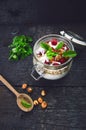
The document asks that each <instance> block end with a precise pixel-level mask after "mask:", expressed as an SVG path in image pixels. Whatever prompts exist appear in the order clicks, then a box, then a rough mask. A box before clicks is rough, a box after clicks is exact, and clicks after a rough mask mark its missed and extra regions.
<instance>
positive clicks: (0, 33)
mask: <svg viewBox="0 0 86 130" xmlns="http://www.w3.org/2000/svg"><path fill="white" fill-rule="evenodd" d="M61 30H71V31H73V32H75V33H78V34H80V35H82V36H83V37H85V36H86V31H85V30H86V24H74V25H28V24H25V25H24V24H19V25H12V24H11V25H7V24H5V25H4V24H2V25H0V74H2V75H3V76H4V77H5V78H6V79H7V80H8V81H9V82H10V83H11V84H12V85H13V86H14V88H15V89H16V90H18V92H25V93H27V91H23V90H22V88H21V85H22V84H23V83H27V84H28V85H30V86H32V88H33V93H31V94H30V95H31V97H32V98H33V100H34V99H37V98H38V97H39V96H40V91H41V90H43V89H44V90H45V91H46V93H47V94H46V96H45V97H44V99H45V100H46V101H47V102H48V107H47V109H45V110H43V109H42V108H41V107H40V106H37V107H34V109H33V110H32V111H31V112H29V113H25V112H23V111H21V110H20V109H19V108H18V107H17V105H16V97H15V95H13V94H12V93H11V92H10V91H9V90H8V89H7V88H6V87H5V86H4V85H3V84H2V83H1V82H0V130H86V47H84V46H80V45H76V44H74V47H75V50H76V51H77V53H78V55H77V57H76V58H75V59H74V61H73V65H72V67H71V70H70V72H69V73H68V74H67V75H66V76H65V77H64V78H62V79H60V80H53V81H50V80H46V79H40V80H39V81H35V80H34V79H33V78H32V77H31V75H30V74H31V70H32V67H33V63H32V57H33V55H31V56H29V57H27V58H25V59H24V60H19V61H17V62H13V61H9V60H8V56H9V48H8V45H9V44H10V43H11V42H12V38H13V37H14V36H15V35H22V34H24V35H30V36H32V37H33V42H32V43H31V46H32V47H33V45H34V44H35V42H36V40H38V39H39V38H40V37H41V36H44V35H46V34H51V33H55V34H59V31H61ZM14 32H16V34H13V33H14ZM85 38H86V37H85Z"/></svg>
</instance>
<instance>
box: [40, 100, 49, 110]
mask: <svg viewBox="0 0 86 130" xmlns="http://www.w3.org/2000/svg"><path fill="white" fill-rule="evenodd" d="M47 105H48V104H47V102H46V101H43V102H42V104H41V107H42V108H43V109H44V108H46V107H47Z"/></svg>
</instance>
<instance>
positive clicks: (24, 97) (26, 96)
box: [17, 93, 34, 112]
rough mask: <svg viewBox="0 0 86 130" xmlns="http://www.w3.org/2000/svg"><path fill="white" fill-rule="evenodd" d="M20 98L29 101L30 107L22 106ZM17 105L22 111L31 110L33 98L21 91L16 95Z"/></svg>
mask: <svg viewBox="0 0 86 130" xmlns="http://www.w3.org/2000/svg"><path fill="white" fill-rule="evenodd" d="M22 100H26V101H27V102H28V103H30V104H31V107H29V108H26V107H24V106H23V105H22V103H21V101H22ZM17 105H18V107H19V108H20V109H21V110H22V111H25V112H29V111H31V110H32V109H33V106H34V105H33V100H32V99H31V97H30V96H28V95H27V94H25V93H21V94H19V95H18V97H17Z"/></svg>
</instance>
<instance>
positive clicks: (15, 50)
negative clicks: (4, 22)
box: [8, 35, 32, 61]
mask: <svg viewBox="0 0 86 130" xmlns="http://www.w3.org/2000/svg"><path fill="white" fill-rule="evenodd" d="M31 42H32V38H31V37H30V36H25V35H20V36H15V37H14V38H13V41H12V43H11V44H10V45H9V46H8V47H9V48H10V53H9V59H10V60H14V61H15V60H19V59H24V58H25V57H27V56H29V55H31V54H32V48H31V46H30V43H31Z"/></svg>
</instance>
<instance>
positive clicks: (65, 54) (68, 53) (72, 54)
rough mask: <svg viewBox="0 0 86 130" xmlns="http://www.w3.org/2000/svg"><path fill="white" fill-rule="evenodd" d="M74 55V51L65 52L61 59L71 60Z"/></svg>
mask: <svg viewBox="0 0 86 130" xmlns="http://www.w3.org/2000/svg"><path fill="white" fill-rule="evenodd" d="M76 55H77V53H76V52H75V51H72V50H68V51H65V52H63V54H62V56H63V57H69V58H73V57H75V56H76Z"/></svg>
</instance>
